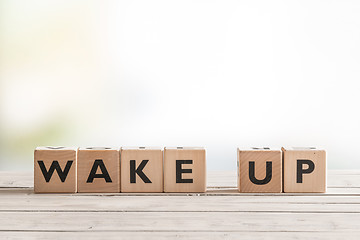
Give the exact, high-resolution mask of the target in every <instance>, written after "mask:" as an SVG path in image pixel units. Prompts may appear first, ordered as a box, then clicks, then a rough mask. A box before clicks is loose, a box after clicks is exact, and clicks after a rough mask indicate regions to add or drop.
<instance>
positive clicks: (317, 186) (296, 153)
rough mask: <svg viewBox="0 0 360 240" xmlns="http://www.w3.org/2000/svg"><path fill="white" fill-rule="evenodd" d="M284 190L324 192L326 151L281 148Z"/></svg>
mask: <svg viewBox="0 0 360 240" xmlns="http://www.w3.org/2000/svg"><path fill="white" fill-rule="evenodd" d="M283 164H284V192H294V193H301V192H302V193H306V192H318V193H323V192H326V151H325V150H319V149H316V148H315V149H314V148H312V149H309V148H305V149H304V148H283Z"/></svg>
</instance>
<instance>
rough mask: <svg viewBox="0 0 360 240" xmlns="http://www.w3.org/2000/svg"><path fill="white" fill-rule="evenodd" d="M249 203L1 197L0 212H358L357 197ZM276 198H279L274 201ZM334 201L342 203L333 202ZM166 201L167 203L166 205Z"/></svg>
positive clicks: (221, 199)
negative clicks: (348, 199)
mask: <svg viewBox="0 0 360 240" xmlns="http://www.w3.org/2000/svg"><path fill="white" fill-rule="evenodd" d="M262 198H263V197H260V200H258V201H257V200H255V199H254V201H253V202H251V200H250V199H249V198H248V199H247V201H244V199H241V198H234V197H218V196H214V197H211V198H210V197H187V196H185V197H183V196H180V197H177V196H174V197H156V196H152V197H128V196H124V197H114V196H112V197H106V198H104V197H101V196H98V197H94V196H90V197H89V196H84V197H80V198H75V197H72V198H71V197H66V196H62V197H61V196H59V197H55V196H54V197H53V198H30V199H29V198H18V199H16V200H14V199H11V198H1V199H0V212H54V211H56V212H302V213H305V212H307V213H332V212H333V213H360V199H359V198H352V199H351V200H350V201H346V200H344V199H340V200H339V199H336V200H331V199H326V200H325V199H324V200H319V199H316V200H314V199H308V200H307V201H298V200H297V202H296V199H281V198H276V197H273V198H268V199H267V201H265V200H263V199H262ZM275 200H279V202H276V201H275ZM337 200H339V201H341V202H336V201H337ZM165 203H166V204H165Z"/></svg>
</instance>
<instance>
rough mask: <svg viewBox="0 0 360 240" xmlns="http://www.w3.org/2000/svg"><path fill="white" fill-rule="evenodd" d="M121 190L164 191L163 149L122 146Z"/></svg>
mask: <svg viewBox="0 0 360 240" xmlns="http://www.w3.org/2000/svg"><path fill="white" fill-rule="evenodd" d="M120 155H121V161H120V162H121V174H120V176H121V177H120V178H121V192H163V191H164V181H163V180H164V175H163V150H162V149H161V148H154V147H137V148H135V147H133V148H131V147H126V148H121V154H120Z"/></svg>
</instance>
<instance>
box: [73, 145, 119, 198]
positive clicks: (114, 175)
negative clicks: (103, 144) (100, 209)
mask: <svg viewBox="0 0 360 240" xmlns="http://www.w3.org/2000/svg"><path fill="white" fill-rule="evenodd" d="M77 177H78V179H77V185H78V192H83V193H85V192H87V193H91V192H120V151H119V149H116V148H98V147H89V148H80V149H79V151H78V171H77Z"/></svg>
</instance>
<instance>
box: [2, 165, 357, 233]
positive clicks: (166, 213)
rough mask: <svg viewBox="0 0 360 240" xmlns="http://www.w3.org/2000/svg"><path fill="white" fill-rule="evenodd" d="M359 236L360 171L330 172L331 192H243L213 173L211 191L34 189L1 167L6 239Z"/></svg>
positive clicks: (23, 176)
mask: <svg viewBox="0 0 360 240" xmlns="http://www.w3.org/2000/svg"><path fill="white" fill-rule="evenodd" d="M120 237H123V238H126V239H143V238H146V239H149V240H150V239H169V238H177V239H203V238H205V239H308V238H311V239H342V240H345V239H360V171H359V170H351V171H329V173H328V189H327V193H325V194H284V193H282V194H242V193H238V192H237V191H236V173H235V172H208V191H207V192H206V193H204V194H167V193H161V194H125V193H116V194H84V193H82V194H80V193H77V194H34V193H33V174H32V173H31V172H28V173H23V172H22V173H21V172H0V239H49V238H51V239H62V240H64V239H77V238H81V239H87V240H90V239H119V238H120Z"/></svg>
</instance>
